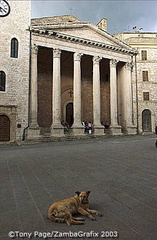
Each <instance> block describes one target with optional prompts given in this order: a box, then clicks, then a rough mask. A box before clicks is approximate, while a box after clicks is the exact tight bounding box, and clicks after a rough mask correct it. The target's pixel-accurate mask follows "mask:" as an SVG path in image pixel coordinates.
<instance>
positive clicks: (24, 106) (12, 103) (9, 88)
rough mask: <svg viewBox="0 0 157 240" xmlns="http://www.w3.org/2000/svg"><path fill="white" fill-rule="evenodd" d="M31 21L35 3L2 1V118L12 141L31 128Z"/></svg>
mask: <svg viewBox="0 0 157 240" xmlns="http://www.w3.org/2000/svg"><path fill="white" fill-rule="evenodd" d="M30 19H31V1H27V0H25V1H14V0H0V36H1V37H0V118H1V117H2V115H3V116H4V115H5V116H7V118H8V119H9V122H10V125H9V126H10V129H8V131H9V136H10V137H9V141H20V140H21V139H22V136H23V131H24V129H25V128H26V127H27V125H28V99H29V64H30V63H29V62H30V54H29V52H30V32H29V27H30ZM3 131H4V129H3V124H1V126H0V135H1V136H2V133H3ZM4 139H5V138H4ZM0 141H3V137H2V139H0ZM4 141H5V140H4Z"/></svg>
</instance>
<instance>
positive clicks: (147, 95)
mask: <svg viewBox="0 0 157 240" xmlns="http://www.w3.org/2000/svg"><path fill="white" fill-rule="evenodd" d="M143 100H144V101H149V92H144V93H143Z"/></svg>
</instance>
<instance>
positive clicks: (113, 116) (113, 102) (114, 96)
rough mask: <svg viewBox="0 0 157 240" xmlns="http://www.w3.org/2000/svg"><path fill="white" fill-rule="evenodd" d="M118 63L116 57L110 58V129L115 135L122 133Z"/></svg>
mask: <svg viewBox="0 0 157 240" xmlns="http://www.w3.org/2000/svg"><path fill="white" fill-rule="evenodd" d="M117 63H118V61H117V60H116V59H111V60H110V121H111V126H110V129H111V132H112V134H114V135H115V134H120V133H121V126H119V125H118V107H117V106H118V93H117V70H116V66H117Z"/></svg>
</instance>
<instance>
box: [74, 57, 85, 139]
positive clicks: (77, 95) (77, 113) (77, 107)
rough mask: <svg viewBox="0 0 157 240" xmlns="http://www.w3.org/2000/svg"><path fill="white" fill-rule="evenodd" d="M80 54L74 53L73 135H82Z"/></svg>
mask: <svg viewBox="0 0 157 240" xmlns="http://www.w3.org/2000/svg"><path fill="white" fill-rule="evenodd" d="M81 57H82V54H81V53H74V124H73V126H72V133H73V134H74V135H82V134H83V126H82V124H81Z"/></svg>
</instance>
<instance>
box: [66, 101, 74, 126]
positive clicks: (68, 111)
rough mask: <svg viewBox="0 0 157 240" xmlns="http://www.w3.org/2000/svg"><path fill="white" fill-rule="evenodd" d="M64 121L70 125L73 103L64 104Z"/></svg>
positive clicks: (72, 118) (72, 119)
mask: <svg viewBox="0 0 157 240" xmlns="http://www.w3.org/2000/svg"><path fill="white" fill-rule="evenodd" d="M66 122H67V123H68V124H69V125H70V126H72V125H73V122H74V117H73V103H72V102H70V103H68V104H67V105H66Z"/></svg>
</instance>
